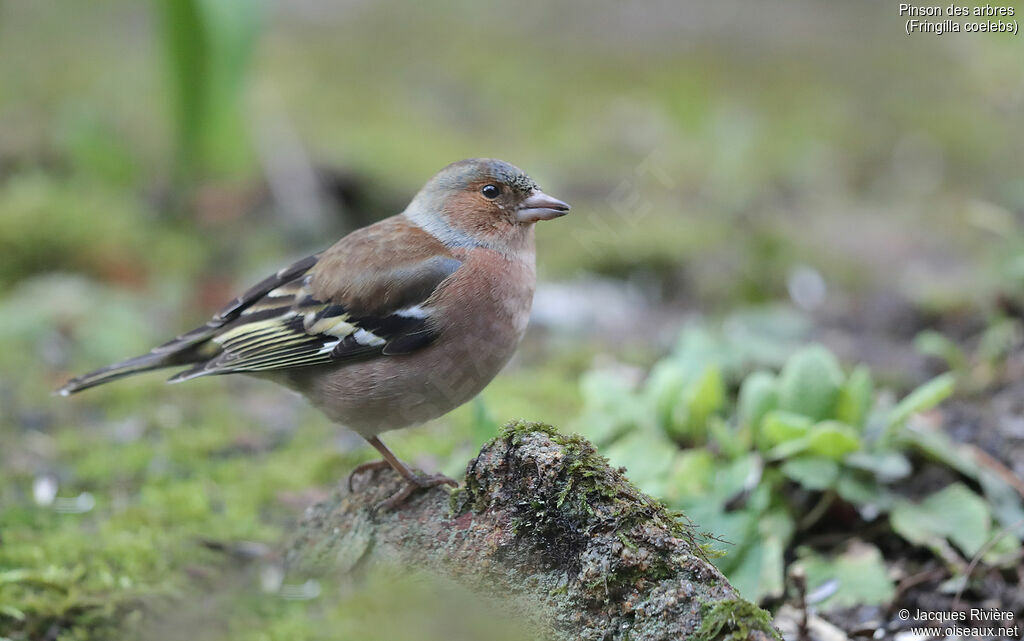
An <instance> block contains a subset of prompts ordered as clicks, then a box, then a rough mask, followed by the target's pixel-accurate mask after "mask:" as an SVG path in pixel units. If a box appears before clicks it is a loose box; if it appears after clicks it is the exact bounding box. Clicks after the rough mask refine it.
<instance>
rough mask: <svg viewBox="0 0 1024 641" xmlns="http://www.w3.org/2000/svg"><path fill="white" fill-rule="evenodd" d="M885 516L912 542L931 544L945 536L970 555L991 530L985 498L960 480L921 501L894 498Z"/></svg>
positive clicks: (938, 541) (932, 546)
mask: <svg viewBox="0 0 1024 641" xmlns="http://www.w3.org/2000/svg"><path fill="white" fill-rule="evenodd" d="M889 519H890V522H891V523H892V528H893V530H895V531H896V533H897V534H899V535H900V536H902V537H903V538H904V539H906V540H907V541H909V542H911V543H913V544H915V545H924V546H928V547H931V548H935V547H938V546H941V545H942V543H943V541H944V540H945V539H949V540H950V541H952V542H953V544H954V545H956V546H957V547H958V548H960V550H961V551H962V552H963V553H964V555H965V556H967V557H970V556H973V555H974V554H976V553H977V552H978V550H980V549H981V546H983V545H984V544H985V541H986V540H988V537H989V535H990V534H991V517H990V516H989V510H988V506H987V505H986V504H985V501H984V500H983V499H982V498H981V497H979V496H978V495H977V494H975V493H974V492H972V491H971V490H970V489H968V488H967V486H966V485H964V484H963V483H954V484H953V485H950V486H949V487H946V488H944V489H942V490H939V491H938V492H936V493H934V494H932V495H931V496H929V497H928V498H926V499H925V500H924V501H922V502H921V503H919V504H917V503H911V502H910V501H898V502H896V503H895V504H894V505H893V506H892V510H891V512H890V513H889Z"/></svg>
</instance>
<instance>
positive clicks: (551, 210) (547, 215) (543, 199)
mask: <svg viewBox="0 0 1024 641" xmlns="http://www.w3.org/2000/svg"><path fill="white" fill-rule="evenodd" d="M567 213H569V205H567V204H565V203H563V202H562V201H561V200H558V199H557V198H552V197H551V196H548V195H547V194H545V193H544V192H542V191H541V190H539V189H535V190H534V191H533V193H532V194H530V196H529V197H528V198H527V199H526V200H524V201H523V202H522V203H521V204H520V205H519V210H518V211H516V218H518V219H519V222H521V223H535V222H537V221H538V220H551V219H553V218H558V217H559V216H564V215H566V214H567Z"/></svg>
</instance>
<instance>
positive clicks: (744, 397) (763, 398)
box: [737, 371, 779, 443]
mask: <svg viewBox="0 0 1024 641" xmlns="http://www.w3.org/2000/svg"><path fill="white" fill-rule="evenodd" d="M778 404H779V391H778V381H777V380H776V378H775V376H774V375H773V374H770V373H769V372H764V371H759V372H754V373H752V374H751V375H750V376H747V377H746V378H745V379H743V384H742V385H740V394H739V400H738V401H737V413H738V414H739V420H740V425H741V426H742V427H744V428H746V429H748V430H749V431H750V432H751V434H752V435H753V438H754V442H755V443H756V442H758V441H759V439H760V429H761V421H762V419H763V418H764V416H765V414H767V413H768V412H770V411H771V410H773V409H775V408H776V407H777V406H778Z"/></svg>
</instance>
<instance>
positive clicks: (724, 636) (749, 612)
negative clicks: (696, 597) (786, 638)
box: [695, 599, 782, 641]
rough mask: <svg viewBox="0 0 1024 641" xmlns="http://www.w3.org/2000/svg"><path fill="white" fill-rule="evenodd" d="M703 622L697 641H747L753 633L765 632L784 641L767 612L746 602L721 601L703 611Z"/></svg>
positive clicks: (702, 609) (739, 600)
mask: <svg viewBox="0 0 1024 641" xmlns="http://www.w3.org/2000/svg"><path fill="white" fill-rule="evenodd" d="M701 616H702V621H701V624H700V629H699V630H697V634H696V637H695V641H744V640H745V639H749V638H750V633H751V632H755V631H756V632H763V633H764V634H766V635H768V636H769V637H770V638H772V639H778V640H779V641H781V639H782V636H781V635H780V634H779V633H778V632H777V631H776V630H775V628H774V627H772V618H771V615H770V614H768V612H766V611H765V610H762V609H761V608H759V607H757V606H756V605H754V604H753V603H751V602H750V601H746V600H744V599H732V600H727V601H718V602H717V603H715V604H714V605H711V604H705V605H704V606H703V607H702V608H701Z"/></svg>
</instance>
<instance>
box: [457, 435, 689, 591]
mask: <svg viewBox="0 0 1024 641" xmlns="http://www.w3.org/2000/svg"><path fill="white" fill-rule="evenodd" d="M534 436H543V437H545V439H549V440H550V441H551V442H552V443H554V444H555V445H556V446H558V447H559V448H560V454H558V455H555V454H551V453H550V452H546V451H545V450H543V449H538V450H537V451H536V454H533V453H529V454H527V453H524V454H523V455H524V456H533V455H536V456H537V457H538V460H540V459H541V458H543V464H545V465H546V464H549V463H550V464H553V465H557V469H555V470H553V471H548V472H546V473H544V474H543V475H541V476H540V477H538V478H537V479H532V480H527V479H520V481H521V482H524V483H529V485H530V489H529V491H524V490H520V489H509V494H508V497H509V500H512V501H515V503H514V504H513V505H511V506H505V507H511V509H512V511H513V513H514V514H515V517H514V520H513V523H512V527H513V531H514V532H515V533H516V534H517V535H520V536H529V537H531V539H534V540H537V541H539V542H540V545H538V547H539V549H541V550H542V554H543V555H545V556H546V557H547V558H548V560H549V562H550V563H551V564H552V565H553V566H555V567H563V568H568V569H569V571H570V574H574V573H577V572H578V571H579V570H580V569H581V568H579V567H578V566H577V564H578V563H579V562H580V561H579V559H580V557H581V555H582V552H583V550H585V549H586V548H587V547H588V546H590V545H592V544H593V541H594V539H595V537H603V539H604V540H606V541H607V545H608V546H609V547H608V548H607V549H606V550H604V553H605V554H606V555H607V558H608V559H609V563H608V567H607V568H605V569H604V570H603V571H602V573H601V576H600V578H597V579H588V583H587V585H586V586H585V593H586V595H585V597H584V598H585V600H587V601H589V602H607V601H609V600H610V599H612V598H614V597H616V596H617V595H619V594H621V593H623V592H625V591H628V590H632V589H634V588H635V587H637V586H641V587H642V586H643V585H644V584H647V585H653V584H656V583H657V582H658V581H660V580H661V579H663V578H665V577H668V576H670V575H671V574H672V567H673V566H672V562H671V560H670V559H669V558H667V553H666V552H664V551H663V550H661V549H658V548H656V547H654V546H652V545H649V544H647V543H645V542H643V541H641V540H640V539H639V538H638V537H637V536H636V535H635V533H634V530H635V529H636V528H637V526H639V525H641V524H643V525H653V526H655V527H660V528H662V529H664V530H665V531H667V532H668V533H670V534H671V535H672V536H674V537H676V538H679V539H683V540H687V541H689V542H690V543H691V545H692V549H693V550H694V552H695V553H696V554H700V553H701V549H700V548H699V546H698V545H696V541H695V535H694V532H693V529H692V528H691V526H690V525H689V524H688V523H686V522H685V521H683V520H681V519H679V518H677V517H676V515H675V514H674V513H672V512H670V511H669V510H667V509H666V508H665V506H664V505H662V504H661V503H660V502H658V501H656V500H654V499H652V498H651V497H649V496H647V495H646V494H644V493H642V492H640V491H639V490H638V489H637V488H636V487H635V486H634V485H633V484H632V483H630V482H629V481H628V479H626V478H625V477H624V476H623V475H622V473H621V471H620V470H616V469H613V468H612V467H611V466H610V465H609V464H608V460H607V459H606V458H605V457H603V456H601V455H600V454H598V452H597V450H596V449H595V448H594V446H593V445H592V444H591V443H590V442H589V441H587V440H586V439H585V438H583V437H582V436H580V435H578V434H573V435H566V434H562V433H560V432H559V431H558V430H557V429H555V428H554V427H552V426H551V425H547V424H544V423H535V422H530V421H515V422H512V423H509V424H507V425H506V426H505V427H504V428H502V431H501V434H500V435H499V436H498V437H497V438H496V439H494V440H492V441H491V442H490V443H489V444H488V445H487V446H485V451H489V452H502V451H511V450H510V448H530V447H538V446H540V443H538V442H537V441H531V440H530V437H534ZM540 447H542V446H540ZM523 467H524V468H525V469H529V468H530V466H529V465H526V466H523ZM502 482H503V483H504V480H503V481H502ZM487 483H488V479H487V478H486V476H485V475H481V476H480V477H478V475H477V474H474V473H473V471H472V469H471V472H470V474H469V475H468V476H467V479H466V487H465V491H464V495H460V496H459V497H458V499H456V500H454V501H453V505H456V506H460V507H461V509H462V510H466V509H473V510H475V511H480V510H483V509H486V508H487V507H488V501H493V500H498V501H500V500H502V498H501V491H502V490H501V489H500V488H499V491H498V493H497V495H496V494H495V493H494V492H488V490H489V489H490V488H488V487H486V484H487ZM526 494H528V495H529V496H530V497H531V498H530V500H529V501H525V502H524V501H522V496H524V495H526ZM496 496H497V497H498V498H495V497H496Z"/></svg>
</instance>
